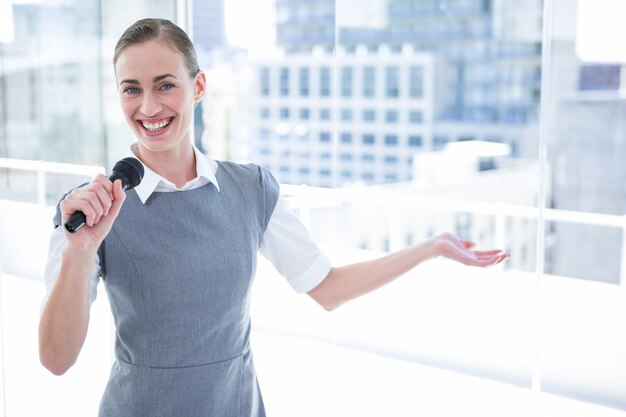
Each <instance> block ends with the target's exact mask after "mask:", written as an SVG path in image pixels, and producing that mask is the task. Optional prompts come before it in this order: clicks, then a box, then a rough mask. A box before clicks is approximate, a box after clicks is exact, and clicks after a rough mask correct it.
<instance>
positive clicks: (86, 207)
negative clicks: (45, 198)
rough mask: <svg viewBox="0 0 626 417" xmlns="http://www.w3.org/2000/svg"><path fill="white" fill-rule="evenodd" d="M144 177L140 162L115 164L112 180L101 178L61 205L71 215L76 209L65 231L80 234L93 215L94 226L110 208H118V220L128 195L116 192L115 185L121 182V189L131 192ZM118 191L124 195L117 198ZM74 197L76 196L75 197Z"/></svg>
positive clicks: (75, 193)
mask: <svg viewBox="0 0 626 417" xmlns="http://www.w3.org/2000/svg"><path fill="white" fill-rule="evenodd" d="M143 174H144V169H143V165H142V164H141V162H139V160H137V159H135V158H124V159H122V160H121V161H118V162H117V163H116V164H115V166H114V167H113V169H112V171H111V174H110V175H109V177H108V180H107V178H105V177H104V176H103V175H99V176H98V177H96V179H94V181H93V182H92V183H91V184H89V185H88V186H86V187H85V188H84V189H83V188H79V189H76V190H74V191H73V192H72V193H70V194H69V195H68V197H70V198H69V199H68V198H66V199H65V200H64V201H63V202H62V203H61V205H62V207H63V206H64V205H65V206H66V207H63V208H66V210H67V211H70V212H71V211H72V210H74V212H73V214H72V215H71V216H70V218H69V219H68V220H67V221H66V222H65V224H64V226H65V229H66V230H67V231H68V232H70V233H76V232H77V231H78V230H80V229H81V228H82V227H83V226H84V225H85V224H86V222H87V217H88V216H91V222H90V223H91V224H90V225H94V224H95V223H97V222H98V220H99V219H100V218H101V217H102V216H107V215H108V214H109V209H116V213H115V216H114V217H117V214H118V213H117V212H119V208H120V205H121V201H120V200H123V197H124V196H123V193H121V190H118V191H117V192H116V191H115V189H114V187H112V184H111V183H115V181H116V180H118V179H119V180H120V181H121V189H122V190H130V189H132V188H134V187H136V186H137V185H139V183H140V182H141V180H142V178H143ZM118 192H119V193H120V194H117V195H115V194H116V193H118ZM73 196H75V197H74V198H73ZM114 200H117V202H118V204H115V201H114ZM85 212H87V213H88V215H86V214H85ZM107 232H108V231H107Z"/></svg>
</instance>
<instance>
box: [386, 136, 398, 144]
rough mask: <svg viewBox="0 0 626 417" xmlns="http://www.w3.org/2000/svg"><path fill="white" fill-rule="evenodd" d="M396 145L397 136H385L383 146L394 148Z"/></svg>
mask: <svg viewBox="0 0 626 417" xmlns="http://www.w3.org/2000/svg"><path fill="white" fill-rule="evenodd" d="M397 144H398V136H397V135H385V145H387V146H396V145H397Z"/></svg>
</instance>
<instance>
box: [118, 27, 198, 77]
mask: <svg viewBox="0 0 626 417" xmlns="http://www.w3.org/2000/svg"><path fill="white" fill-rule="evenodd" d="M153 39H156V40H158V41H159V42H162V43H163V44H165V45H167V46H168V47H170V48H172V49H173V50H175V51H177V52H180V53H181V54H182V55H183V57H184V58H185V65H186V67H187V71H188V72H189V76H190V77H192V78H193V77H195V76H196V74H197V73H198V71H200V66H199V65H198V56H197V54H196V50H195V48H194V46H193V43H192V42H191V39H189V36H187V34H186V33H185V31H184V30H182V29H181V28H180V27H178V26H176V25H175V24H174V23H172V22H170V21H169V20H167V19H153V18H150V19H141V20H138V21H136V22H135V23H133V24H132V25H131V26H130V27H129V28H128V29H126V30H125V31H124V33H123V34H122V36H121V37H120V39H119V40H118V41H117V45H115V53H114V54H113V66H115V64H116V63H117V60H118V59H119V57H120V54H121V53H122V52H123V51H124V49H126V48H128V47H129V46H132V45H137V44H141V43H144V42H148V41H150V40H153Z"/></svg>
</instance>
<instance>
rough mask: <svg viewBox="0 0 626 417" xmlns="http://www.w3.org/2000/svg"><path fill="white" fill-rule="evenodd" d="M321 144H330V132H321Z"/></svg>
mask: <svg viewBox="0 0 626 417" xmlns="http://www.w3.org/2000/svg"><path fill="white" fill-rule="evenodd" d="M320 142H322V143H328V142H330V133H329V132H320Z"/></svg>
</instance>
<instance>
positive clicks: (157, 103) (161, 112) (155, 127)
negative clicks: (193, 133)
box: [115, 40, 206, 152]
mask: <svg viewBox="0 0 626 417" xmlns="http://www.w3.org/2000/svg"><path fill="white" fill-rule="evenodd" d="M115 73H116V76H117V83H118V90H119V94H120V102H121V105H122V111H123V112H124V116H125V117H126V121H127V122H128V124H129V125H130V127H131V128H132V129H133V131H134V133H135V136H137V143H138V146H139V147H140V148H141V149H140V150H141V152H168V151H176V150H182V149H183V147H185V146H189V139H190V138H189V128H190V126H191V125H190V123H191V120H192V116H193V109H194V107H195V105H196V104H197V103H198V102H200V100H202V98H203V97H204V93H205V85H206V80H205V75H204V73H202V71H200V72H199V73H198V74H197V75H196V76H195V77H191V76H190V75H189V72H188V71H187V67H186V66H185V63H184V57H183V55H182V54H181V53H180V52H178V51H175V50H174V49H171V48H169V47H168V46H166V45H164V44H162V43H160V42H158V41H156V40H151V41H148V42H144V43H141V44H136V45H132V46H129V47H127V48H126V49H124V51H123V52H122V53H121V54H120V56H119V58H118V61H117V63H116V65H115Z"/></svg>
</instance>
